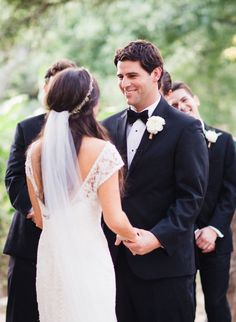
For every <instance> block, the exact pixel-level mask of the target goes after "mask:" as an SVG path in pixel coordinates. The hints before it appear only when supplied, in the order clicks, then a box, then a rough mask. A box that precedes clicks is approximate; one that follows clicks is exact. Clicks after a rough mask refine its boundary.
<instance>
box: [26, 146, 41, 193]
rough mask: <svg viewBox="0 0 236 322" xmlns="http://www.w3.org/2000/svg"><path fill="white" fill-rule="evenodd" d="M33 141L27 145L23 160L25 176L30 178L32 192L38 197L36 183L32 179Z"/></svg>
mask: <svg viewBox="0 0 236 322" xmlns="http://www.w3.org/2000/svg"><path fill="white" fill-rule="evenodd" d="M33 145H34V143H32V144H31V146H30V147H29V149H28V151H27V156H26V161H25V173H26V176H27V177H28V178H29V179H30V181H31V183H32V185H33V188H34V192H35V195H36V196H37V198H39V191H38V187H37V185H36V182H35V180H34V173H33V167H32V148H33Z"/></svg>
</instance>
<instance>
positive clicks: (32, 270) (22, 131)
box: [4, 59, 76, 322]
mask: <svg viewBox="0 0 236 322" xmlns="http://www.w3.org/2000/svg"><path fill="white" fill-rule="evenodd" d="M68 67H76V64H75V63H73V62H71V61H69V60H66V59H63V60H59V61H58V62H56V63H55V64H53V65H52V66H51V67H50V68H49V69H48V71H47V73H46V75H45V85H44V87H45V88H44V89H45V90H47V86H48V83H49V81H50V79H51V77H53V76H54V75H56V73H58V72H59V71H62V70H64V69H65V68H68ZM44 119H45V114H42V115H38V116H35V117H31V118H29V119H26V120H24V121H22V122H20V123H18V124H17V127H16V132H15V138H14V141H13V144H12V146H11V151H10V156H9V160H8V165H7V171H6V178H5V183H6V188H7V191H8V194H9V198H10V201H11V204H12V206H13V207H14V208H15V210H16V212H15V215H14V217H13V220H12V224H11V227H10V230H9V233H8V237H7V240H6V244H5V247H4V254H7V255H10V260H9V270H8V303H7V311H6V322H38V321H39V315H38V306H37V299H36V288H35V278H36V261H37V247H38V241H39V237H40V233H41V230H40V229H39V228H37V227H36V226H35V224H34V213H33V211H32V208H31V207H32V206H31V203H30V199H29V195H28V190H27V185H26V178H25V153H26V150H27V148H28V146H29V145H30V144H31V143H32V141H33V140H34V139H35V138H36V137H37V135H38V134H39V132H40V131H41V129H42V126H43V124H44Z"/></svg>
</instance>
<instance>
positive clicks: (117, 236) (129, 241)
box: [115, 228, 140, 246]
mask: <svg viewBox="0 0 236 322" xmlns="http://www.w3.org/2000/svg"><path fill="white" fill-rule="evenodd" d="M134 230H135V232H136V236H135V237H134V239H133V240H127V239H126V238H125V237H123V236H120V235H118V234H117V235H116V241H115V245H116V246H119V245H120V244H121V242H126V243H133V242H136V241H137V240H138V238H140V237H139V236H140V234H139V229H138V228H134Z"/></svg>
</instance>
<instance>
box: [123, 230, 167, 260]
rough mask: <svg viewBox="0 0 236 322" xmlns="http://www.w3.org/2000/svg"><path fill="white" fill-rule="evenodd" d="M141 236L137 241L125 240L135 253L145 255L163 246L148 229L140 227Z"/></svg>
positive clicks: (126, 244)
mask: <svg viewBox="0 0 236 322" xmlns="http://www.w3.org/2000/svg"><path fill="white" fill-rule="evenodd" d="M138 232H139V238H138V239H137V241H136V242H130V241H123V243H124V245H125V246H126V247H127V248H129V250H130V251H131V253H132V254H133V255H145V254H148V253H150V252H151V251H153V250H154V249H157V248H159V247H161V244H160V242H159V240H158V239H157V238H156V237H155V236H154V235H153V233H151V232H150V231H148V230H144V229H139V230H138Z"/></svg>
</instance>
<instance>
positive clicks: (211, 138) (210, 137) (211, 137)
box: [204, 130, 222, 148]
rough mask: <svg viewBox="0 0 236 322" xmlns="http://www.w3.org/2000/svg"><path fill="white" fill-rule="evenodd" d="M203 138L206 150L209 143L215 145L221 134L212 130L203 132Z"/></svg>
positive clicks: (209, 145)
mask: <svg viewBox="0 0 236 322" xmlns="http://www.w3.org/2000/svg"><path fill="white" fill-rule="evenodd" d="M204 132H205V137H206V139H207V141H208V148H210V147H211V143H216V141H217V139H218V137H219V136H220V135H221V134H222V133H221V132H219V133H216V131H214V130H205V131H204Z"/></svg>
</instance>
